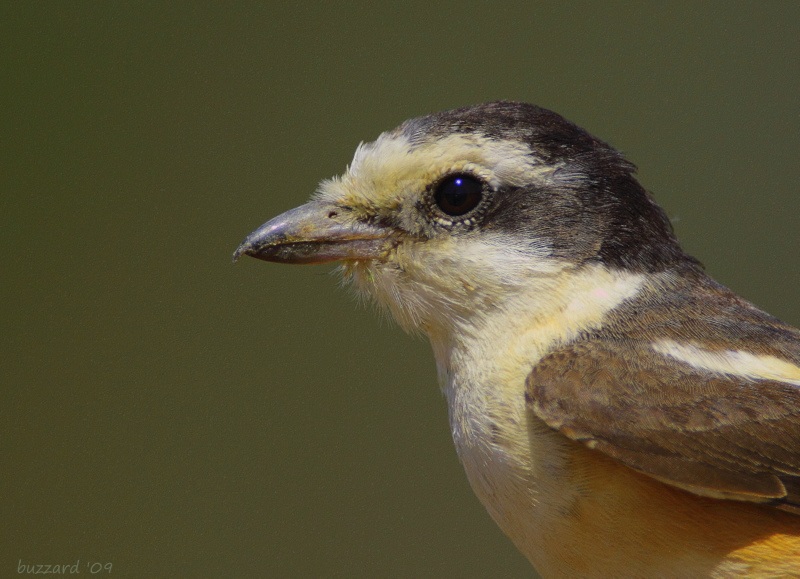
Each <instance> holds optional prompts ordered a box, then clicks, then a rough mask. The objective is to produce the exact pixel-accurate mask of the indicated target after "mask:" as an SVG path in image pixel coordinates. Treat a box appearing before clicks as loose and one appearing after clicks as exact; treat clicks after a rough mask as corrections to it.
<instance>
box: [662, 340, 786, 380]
mask: <svg viewBox="0 0 800 579" xmlns="http://www.w3.org/2000/svg"><path fill="white" fill-rule="evenodd" d="M652 348H653V350H655V351H656V352H658V353H659V354H661V355H662V356H668V357H670V358H673V359H675V360H678V361H679V362H683V363H685V364H689V365H690V366H692V367H694V368H697V369H700V370H705V371H707V372H714V373H717V374H727V375H730V376H739V377H741V378H746V379H748V380H772V381H775V382H784V383H786V384H791V385H793V386H800V367H798V366H796V365H794V364H792V363H791V362H787V361H786V360H781V359H780V358H777V357H775V356H761V355H758V354H753V353H752V352H746V351H744V350H718V351H714V350H706V349H705V348H700V347H698V346H693V345H687V344H681V343H679V342H676V341H674V340H659V341H658V342H653V343H652Z"/></svg>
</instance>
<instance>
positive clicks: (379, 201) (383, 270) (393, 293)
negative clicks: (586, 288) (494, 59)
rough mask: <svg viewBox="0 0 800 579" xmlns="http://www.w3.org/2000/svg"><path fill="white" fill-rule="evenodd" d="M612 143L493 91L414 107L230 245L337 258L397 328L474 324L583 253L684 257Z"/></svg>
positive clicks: (596, 259)
mask: <svg viewBox="0 0 800 579" xmlns="http://www.w3.org/2000/svg"><path fill="white" fill-rule="evenodd" d="M634 170H635V168H634V166H633V165H632V164H630V163H628V162H627V161H626V160H625V159H624V158H623V157H622V156H621V155H620V154H619V153H618V152H617V151H615V150H614V149H613V148H611V147H610V146H609V145H607V144H605V143H603V142H602V141H600V140H598V139H596V138H594V137H592V136H591V135H589V134H588V133H586V132H585V131H583V130H582V129H580V128H579V127H577V126H576V125H574V124H572V123H570V122H569V121H567V120H565V119H564V118H562V117H561V116H559V115H557V114H555V113H553V112H551V111H548V110H545V109H542V108H539V107H536V106H533V105H528V104H523V103H514V102H494V103H488V104H483V105H478V106H474V107H468V108H463V109H457V110H453V111H447V112H443V113H438V114H433V115H429V116H425V117H420V118H416V119H411V120H409V121H406V122H405V123H403V124H402V125H400V126H399V127H398V128H397V129H395V130H393V131H391V132H387V133H384V134H382V135H380V136H379V137H378V139H377V140H375V141H374V142H372V143H367V144H362V145H360V146H359V147H358V149H357V150H356V153H355V156H354V158H353V161H352V163H351V165H350V166H349V168H348V169H347V170H346V171H345V173H344V174H343V175H342V176H341V177H337V178H334V179H330V180H327V181H323V182H322V183H321V185H320V186H319V189H318V191H317V192H316V194H315V195H314V197H313V199H312V201H311V202H309V203H307V204H305V205H303V206H301V207H298V208H296V209H293V210H291V211H288V212H286V213H284V214H283V215H280V216H278V217H276V218H275V219H273V220H271V221H269V222H267V223H265V224H264V225H263V226H261V227H260V228H259V229H257V230H256V231H254V232H253V233H251V234H250V235H249V236H248V237H247V238H246V239H245V240H244V242H242V244H241V245H240V246H239V248H238V249H237V250H236V253H235V256H234V257H235V258H238V257H239V256H240V255H251V256H253V257H256V258H259V259H263V260H266V261H276V262H284V263H323V262H329V261H341V262H342V263H343V265H344V268H343V269H344V272H345V274H346V275H347V276H349V277H351V278H352V279H353V280H354V281H355V282H356V285H357V287H359V288H360V289H361V290H363V291H365V292H366V293H368V294H370V295H371V296H373V297H375V298H376V299H377V301H378V302H379V303H381V304H383V305H385V306H387V307H388V308H389V309H390V310H391V312H392V314H393V315H394V317H395V318H396V319H397V321H398V322H399V323H400V324H401V325H402V326H403V327H405V328H407V329H421V330H423V331H425V332H428V333H431V332H435V331H440V330H444V331H447V330H452V329H453V326H454V325H457V326H458V325H462V326H469V325H470V324H472V325H474V318H475V316H482V315H485V314H486V313H487V312H490V311H492V310H494V309H496V308H503V307H506V306H507V305H508V303H509V301H510V300H514V299H517V296H520V295H523V294H524V295H526V296H530V295H531V294H532V293H533V294H537V295H546V294H547V293H548V291H550V290H552V289H553V288H554V287H555V286H558V285H559V284H563V283H564V280H565V279H568V278H569V274H568V273H565V272H575V271H579V270H580V269H581V268H586V267H603V268H611V269H614V268H617V269H624V270H628V271H635V272H642V273H644V272H648V271H658V270H662V269H665V268H668V267H671V266H672V265H673V264H675V263H677V262H680V261H682V260H685V259H686V256H685V255H684V254H683V253H682V252H681V250H680V248H679V246H678V244H677V242H676V240H675V237H674V235H673V233H672V229H671V226H670V223H669V220H668V219H667V217H666V215H665V214H664V212H663V211H662V210H661V209H660V208H659V207H658V206H657V205H656V204H655V202H654V201H653V200H652V199H651V197H650V196H649V194H648V193H647V192H646V191H645V190H644V189H643V188H642V187H641V186H640V185H639V183H638V182H637V181H636V180H635V178H634V177H633V172H634Z"/></svg>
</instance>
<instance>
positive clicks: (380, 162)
mask: <svg viewBox="0 0 800 579" xmlns="http://www.w3.org/2000/svg"><path fill="white" fill-rule="evenodd" d="M564 169H565V168H564V167H563V166H561V165H547V164H544V163H543V162H542V161H541V160H540V159H539V158H538V157H537V156H536V155H535V154H533V151H531V149H530V147H529V146H528V145H527V144H525V143H523V142H521V141H515V140H501V139H494V138H490V137H487V136H484V135H482V134H478V133H454V134H450V135H445V136H440V137H435V138H433V137H431V138H428V139H426V140H421V141H419V142H416V141H415V142H413V143H412V141H411V140H410V139H409V138H408V136H406V135H405V134H402V133H397V132H394V133H383V134H382V135H381V136H380V137H378V138H377V139H376V140H375V141H373V142H371V143H362V144H361V145H359V146H358V148H357V149H356V152H355V155H354V156H353V162H352V163H351V164H350V166H349V167H348V169H347V170H346V171H345V173H344V174H343V175H342V176H341V177H338V178H334V179H331V180H328V181H324V182H323V183H322V184H321V185H320V189H319V191H318V194H317V196H318V197H321V198H323V199H325V200H327V201H331V202H336V203H340V204H342V205H346V206H350V207H364V208H375V209H378V208H383V209H391V208H393V207H396V206H399V205H401V204H403V202H404V201H405V200H407V199H408V198H409V196H418V195H419V194H420V193H421V192H423V191H425V190H426V189H427V188H428V187H429V185H430V184H431V183H434V182H436V181H438V180H439V179H441V177H443V176H444V175H447V174H450V173H457V172H468V173H472V174H474V175H476V176H478V177H480V178H481V179H483V180H484V181H485V182H487V183H488V184H489V186H490V187H493V188H499V187H500V186H502V185H507V186H524V185H527V184H536V183H539V184H550V185H552V184H553V182H554V180H556V179H558V180H562V179H563V180H572V181H574V180H575V178H576V176H575V175H571V176H570V175H569V174H568V172H566V171H565V170H564Z"/></svg>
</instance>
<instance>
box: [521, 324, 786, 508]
mask: <svg viewBox="0 0 800 579" xmlns="http://www.w3.org/2000/svg"><path fill="white" fill-rule="evenodd" d="M754 312H755V311H754V310H750V311H749V312H748V315H749V316H750V318H751V319H750V320H749V321H748V322H747V323H748V324H749V327H751V328H752V326H753V325H754V324H756V325H759V324H758V322H759V321H761V320H755V319H753V318H754V317H755V313H754ZM734 313H735V312H734ZM739 313H741V311H740V312H739ZM758 313H759V314H763V313H761V312H758ZM763 315H764V316H766V314H763ZM725 317H727V316H725ZM631 319H632V318H628V319H627V321H626V322H624V323H623V324H618V326H616V327H614V328H612V330H611V331H606V332H598V333H596V334H594V335H593V336H587V337H586V338H585V339H583V340H579V341H578V342H575V343H572V344H570V345H568V346H565V347H563V348H561V349H559V350H557V351H555V352H553V353H551V354H550V355H548V356H546V357H545V358H543V359H542V360H541V361H540V362H539V363H538V364H537V365H536V366H535V367H534V369H533V370H532V372H531V373H530V375H529V377H528V380H527V385H526V387H527V390H526V399H527V401H528V405H529V407H530V408H531V409H532V411H533V412H534V413H535V414H536V415H537V416H538V417H540V418H541V419H542V420H544V421H545V422H546V423H547V424H548V425H549V426H551V427H552V428H555V429H557V430H559V431H561V432H562V433H564V434H565V435H566V436H568V437H570V438H572V439H575V440H579V441H582V442H584V443H585V444H587V445H588V446H590V447H591V448H594V449H596V450H598V451H600V452H603V453H605V454H607V455H609V456H612V457H613V458H615V459H617V460H619V461H620V462H622V463H624V464H626V465H628V466H630V467H631V468H634V469H636V470H638V471H640V472H642V473H645V474H648V475H650V476H653V477H655V478H657V479H659V480H661V481H663V482H666V483H669V484H672V485H674V486H677V487H680V488H683V489H686V490H689V491H692V492H695V493H697V494H702V495H706V496H714V497H721V498H730V499H738V500H750V501H759V502H771V503H773V504H775V505H776V506H782V507H784V508H785V509H786V510H793V511H795V512H798V511H797V509H800V388H798V387H797V386H794V385H792V384H788V383H784V382H778V381H769V380H748V379H746V378H740V377H737V376H731V375H723V374H714V373H710V372H705V371H703V370H701V369H697V368H694V367H692V366H690V365H688V364H683V363H681V362H678V361H676V360H673V359H670V358H667V357H665V356H662V355H660V354H658V353H656V352H655V351H653V350H652V349H651V347H650V342H651V340H652V339H655V338H656V335H661V336H663V335H664V334H663V333H662V332H660V331H659V330H658V329H654V328H653V327H652V326H651V327H649V328H644V327H643V326H642V323H641V322H631V321H630V320H631ZM662 319H663V318H662ZM668 319H669V320H670V322H669V323H670V328H669V331H668V332H666V333H668V334H672V336H673V337H677V336H679V335H680V334H681V333H682V332H681V330H680V329H679V327H678V326H680V325H682V322H680V321H676V319H675V317H674V316H673V317H671V318H668ZM697 320H698V318H696V317H695V318H693V319H687V320H684V322H683V323H685V324H687V325H688V324H692V325H693V329H694V330H695V332H694V336H693V337H695V338H697V337H699V336H698V334H701V335H702V333H703V332H697V330H698V321H697ZM765 320H766V319H765ZM772 320H774V319H769V320H766V321H768V322H771V321H772ZM735 325H736V323H735V317H733V318H731V317H728V321H727V328H726V330H725V332H724V333H728V331H730V330H731V329H734V330H735ZM766 325H771V323H770V324H766ZM621 326H626V327H621ZM785 328H786V327H785V326H784V327H782V328H780V332H782V334H781V335H782V336H783V337H784V338H786V337H788V338H790V339H789V341H788V342H787V341H786V340H782V343H783V344H784V346H782V347H783V348H784V351H785V348H786V347H787V346H786V344H789V345H790V346H791V347H792V349H793V346H794V344H793V342H794V337H795V335H796V334H795V333H794V332H796V331H795V330H786V329H785ZM765 331H773V330H770V328H769V327H765ZM775 331H777V330H774V331H773V333H774V332H775ZM786 331H791V335H788V336H787V334H786ZM714 333H716V335H713V336H711V338H713V343H716V345H717V347H720V348H721V349H727V348H732V349H737V348H742V347H744V346H746V344H743V343H742V342H740V341H739V340H740V339H741V334H738V338H734V339H732V340H731V341H730V343H728V344H727V348H726V344H725V343H724V342H725V341H726V340H725V339H724V335H723V334H720V332H718V331H717V332H714V331H709V335H711V334H714ZM733 335H734V336H736V333H735V332H734V333H733ZM796 344H797V345H798V348H799V349H800V340H798V341H797V342H796ZM773 355H774V354H773ZM792 357H794V356H792Z"/></svg>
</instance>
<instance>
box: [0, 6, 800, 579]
mask: <svg viewBox="0 0 800 579" xmlns="http://www.w3.org/2000/svg"><path fill="white" fill-rule="evenodd" d="M325 4H326V3H305V4H303V3H296V2H236V3H219V4H217V3H205V2H108V3H106V2H69V3H67V2H63V3H56V2H6V3H3V5H2V7H0V47H2V49H1V50H0V67H2V68H0V72H2V77H1V78H2V90H0V99H2V102H0V119H2V132H1V133H0V134H2V137H1V138H0V143H1V145H0V146H1V147H2V149H0V151H2V165H0V167H1V168H0V186H1V187H2V189H0V252H1V255H0V258H1V259H2V283H0V292H1V293H0V324H1V326H0V327H1V328H2V331H0V380H2V388H1V389H0V392H1V393H2V394H1V395H2V398H0V453H1V454H0V456H2V474H0V520H2V526H3V531H2V532H0V576H11V575H13V574H16V573H17V570H18V565H19V563H20V562H22V563H23V564H64V563H67V564H73V563H75V562H77V561H79V562H80V566H81V567H80V570H81V573H82V574H83V575H89V574H90V572H89V568H90V567H89V565H90V564H94V563H98V562H100V563H103V564H106V563H111V564H112V565H113V571H112V573H113V576H117V577H222V576H228V577H257V576H265V577H266V576H281V577H306V576H322V577H333V576H341V577H376V576H386V577H424V576H440V577H446V576H453V577H455V576H458V577H488V576H493V577H529V576H534V574H533V572H532V571H531V569H530V567H529V565H528V564H527V562H526V561H525V560H524V558H523V557H522V556H521V555H519V554H518V553H517V552H516V550H515V549H514V547H513V546H512V545H511V543H510V542H509V541H508V540H507V539H506V538H505V537H504V536H503V535H502V533H501V532H500V531H499V530H498V529H497V528H496V527H495V525H494V524H493V523H492V521H491V520H490V518H489V516H488V515H487V514H486V512H485V511H484V509H483V507H482V506H481V505H480V504H479V502H478V500H477V499H476V498H475V497H474V496H473V494H472V492H471V490H470V488H469V486H468V484H467V481H466V478H465V476H464V474H463V471H462V469H461V466H460V465H459V463H458V460H457V458H456V455H455V452H454V450H453V448H452V442H451V440H450V433H449V428H448V424H447V412H446V407H445V403H444V400H443V398H442V396H441V394H440V392H439V389H438V386H437V382H436V374H435V368H434V362H433V356H432V354H431V352H430V348H429V346H428V344H427V343H426V342H425V341H424V339H422V338H420V337H413V336H408V335H405V334H404V333H403V332H402V331H400V330H399V329H398V328H397V327H396V326H395V325H393V323H392V322H390V321H388V320H387V318H386V317H385V315H383V314H381V313H376V311H375V308H372V307H369V306H367V307H364V306H363V305H362V304H359V303H358V301H357V300H356V299H354V298H353V296H352V293H351V292H350V291H348V290H346V289H342V288H341V287H340V284H339V282H338V280H337V278H336V276H335V275H331V272H332V271H333V268H332V267H327V266H317V267H307V266H304V267H289V266H282V265H275V264H266V263H263V262H259V261H256V260H253V259H243V260H242V261H240V263H238V264H236V265H235V266H234V265H232V263H231V254H232V252H233V250H234V249H235V247H236V246H237V245H238V243H239V242H240V241H241V239H242V238H243V237H244V236H245V235H246V234H247V233H249V232H250V231H251V230H252V229H254V228H255V227H257V226H258V225H260V224H261V223H263V222H264V221H266V220H267V219H268V218H270V217H272V216H274V215H276V214H277V213H279V212H282V211H284V210H286V209H289V208H291V207H294V206H296V205H299V204H301V203H303V202H304V201H305V200H306V199H307V197H308V196H309V194H311V193H312V192H313V191H314V189H315V187H316V184H317V183H318V181H319V180H320V179H322V178H325V177H328V176H331V175H334V174H338V173H341V172H342V171H343V170H344V168H345V166H346V164H347V163H348V162H349V160H350V158H351V155H352V152H353V150H354V148H355V146H356V145H357V144H358V143H359V142H360V141H362V140H372V139H374V138H375V137H376V136H377V135H378V134H379V133H380V132H381V131H384V130H388V129H391V128H393V127H394V126H396V125H397V124H399V123H400V122H402V121H403V120H404V119H406V118H409V117H412V116H417V115H421V114H425V113H429V112H433V111H437V110H442V109H447V108H453V107H457V106H463V105H467V104H473V103H477V102H482V101H488V100H494V99H499V98H505V99H516V100H525V101H530V102H534V103H537V104H539V105H542V106H545V107H547V108H551V109H553V110H556V111H558V112H559V113H561V114H563V115H564V116H566V117H567V118H569V119H571V120H573V121H574V122H576V123H578V124H579V125H581V126H583V127H585V128H586V129H587V130H589V131H590V132H592V133H593V134H595V135H597V136H599V137H601V138H603V139H605V140H607V141H609V142H610V143H612V144H613V145H614V146H616V147H617V148H619V149H621V150H622V151H624V152H625V153H626V155H627V156H628V157H629V158H630V159H631V160H632V161H633V162H634V163H636V164H637V165H638V166H639V167H640V171H639V174H640V177H641V180H642V182H643V184H644V185H645V186H646V187H647V188H648V189H649V190H651V191H653V192H654V193H655V195H656V197H657V199H658V200H659V201H660V202H661V204H662V205H663V206H664V207H665V208H666V209H667V211H668V213H669V214H670V216H671V217H672V218H673V219H674V222H675V227H676V230H677V232H678V235H679V237H680V238H681V240H682V241H683V243H684V245H685V247H687V248H688V250H690V252H691V253H693V254H694V255H696V256H697V257H698V258H700V259H701V260H702V261H703V262H704V263H705V264H706V265H707V268H708V270H709V271H710V272H711V274H712V275H714V276H715V277H716V278H717V279H718V280H719V281H721V282H723V283H725V284H726V285H729V286H731V287H732V288H734V289H735V290H736V291H738V292H739V293H741V294H742V295H744V296H745V297H747V298H748V299H750V300H752V301H754V302H755V303H757V304H758V305H760V306H762V307H763V308H765V309H766V310H768V311H769V312H771V313H773V314H775V315H777V316H778V317H780V318H782V319H784V320H786V321H789V322H792V323H793V324H795V325H800V299H799V298H800V289H799V288H800V255H799V253H800V252H799V251H798V248H800V201H799V200H798V196H797V194H798V190H799V188H798V185H800V164H799V163H798V155H799V154H800V96H799V95H800V43H799V42H798V40H797V39H798V38H800V4H798V3H796V2H769V3H760V2H704V3H697V2H671V3H636V2H602V3H589V2H568V3H562V2H553V3H541V2H495V3H489V2H409V3H397V4H394V5H391V4H390V3H376V2H347V3H345V2H343V3H330V5H325ZM620 540H624V538H620ZM95 569H96V567H95Z"/></svg>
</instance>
